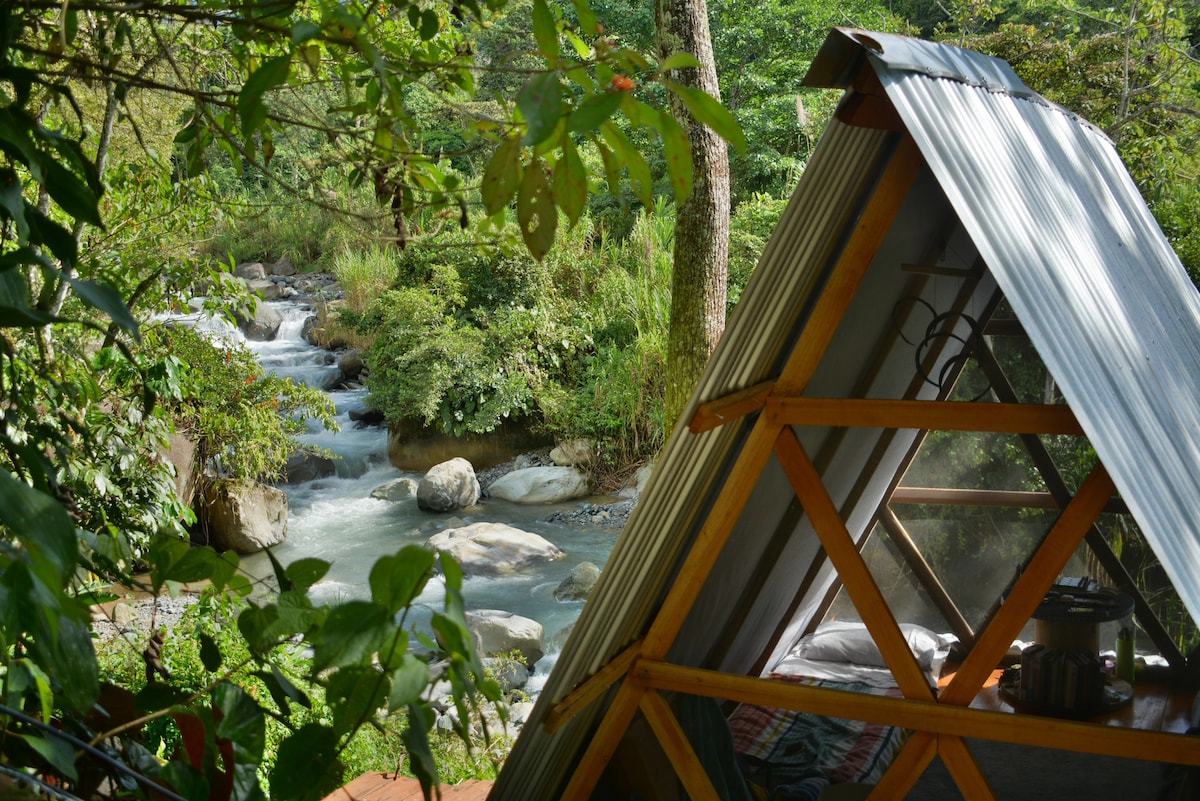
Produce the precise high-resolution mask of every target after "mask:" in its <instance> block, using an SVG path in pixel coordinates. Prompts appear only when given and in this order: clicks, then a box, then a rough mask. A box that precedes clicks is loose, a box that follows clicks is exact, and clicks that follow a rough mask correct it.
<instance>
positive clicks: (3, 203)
mask: <svg viewBox="0 0 1200 801" xmlns="http://www.w3.org/2000/svg"><path fill="white" fill-rule="evenodd" d="M0 209H3V211H4V212H5V215H6V216H7V217H8V218H9V219H10V220H12V221H13V223H15V224H16V226H17V241H18V242H28V241H29V223H27V222H25V195H24V193H23V192H22V188H21V180H20V179H19V178H18V177H17V174H16V173H15V172H13V171H12V170H9V169H4V170H0Z"/></svg>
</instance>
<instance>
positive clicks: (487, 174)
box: [479, 136, 521, 216]
mask: <svg viewBox="0 0 1200 801" xmlns="http://www.w3.org/2000/svg"><path fill="white" fill-rule="evenodd" d="M520 185H521V140H520V139H518V138H517V137H515V136H514V137H512V138H510V139H505V140H504V141H503V142H501V143H500V146H499V147H498V148H496V152H495V153H493V154H492V157H491V158H490V159H488V163H487V166H486V167H485V168H484V170H483V180H482V181H481V182H480V184H479V194H480V196H481V197H482V199H483V207H484V209H485V210H486V211H487V213H488V215H489V216H490V215H493V214H497V213H498V212H500V211H501V210H502V209H504V208H505V207H506V206H508V204H509V202H510V201H511V200H512V197H513V195H514V194H516V191H517V187H518V186H520Z"/></svg>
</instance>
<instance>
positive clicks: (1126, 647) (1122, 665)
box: [1117, 624, 1133, 684]
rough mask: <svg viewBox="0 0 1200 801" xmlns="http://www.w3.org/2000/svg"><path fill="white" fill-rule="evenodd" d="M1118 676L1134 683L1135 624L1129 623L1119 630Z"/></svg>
mask: <svg viewBox="0 0 1200 801" xmlns="http://www.w3.org/2000/svg"><path fill="white" fill-rule="evenodd" d="M1117 678H1118V679H1121V680H1122V681H1127V682H1129V683H1130V684H1133V626H1131V625H1127V624H1122V625H1121V629H1120V631H1118V632H1117Z"/></svg>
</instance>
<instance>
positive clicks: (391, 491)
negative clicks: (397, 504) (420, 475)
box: [371, 478, 417, 501]
mask: <svg viewBox="0 0 1200 801" xmlns="http://www.w3.org/2000/svg"><path fill="white" fill-rule="evenodd" d="M416 494H417V482H416V481H414V480H413V479H411V478H397V479H393V480H392V481H389V482H388V483H386V484H380V485H379V486H378V487H376V488H375V489H373V490H371V497H372V498H376V499H378V500H381V501H405V500H408V499H409V498H411V497H413V496H414V495H416Z"/></svg>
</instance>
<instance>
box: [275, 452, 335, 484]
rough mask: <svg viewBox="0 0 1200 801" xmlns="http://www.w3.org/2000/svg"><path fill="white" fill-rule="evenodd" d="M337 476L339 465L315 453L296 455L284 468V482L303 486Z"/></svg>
mask: <svg viewBox="0 0 1200 801" xmlns="http://www.w3.org/2000/svg"><path fill="white" fill-rule="evenodd" d="M336 475H337V465H336V464H334V461H333V459H330V458H329V457H328V456H319V455H317V454H315V453H294V454H292V455H291V456H289V457H288V460H287V465H285V467H284V480H285V481H287V483H289V484H303V483H305V482H306V481H316V480H317V479H318V478H329V477H330V476H336Z"/></svg>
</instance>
